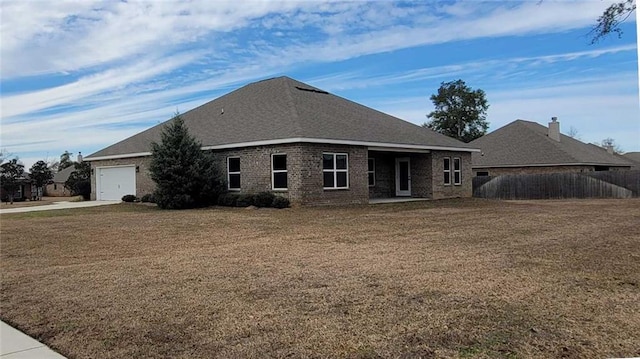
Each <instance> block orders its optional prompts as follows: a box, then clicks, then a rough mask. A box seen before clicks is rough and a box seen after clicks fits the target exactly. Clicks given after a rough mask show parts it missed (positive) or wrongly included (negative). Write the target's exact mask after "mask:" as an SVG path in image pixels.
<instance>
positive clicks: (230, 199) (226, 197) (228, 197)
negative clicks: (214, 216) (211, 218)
mask: <svg viewBox="0 0 640 359" xmlns="http://www.w3.org/2000/svg"><path fill="white" fill-rule="evenodd" d="M237 199H238V195H237V194H235V193H223V194H221V195H220V196H218V205H220V206H227V207H234V206H235V205H236V200H237Z"/></svg>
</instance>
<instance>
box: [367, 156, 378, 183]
mask: <svg viewBox="0 0 640 359" xmlns="http://www.w3.org/2000/svg"><path fill="white" fill-rule="evenodd" d="M368 166H369V168H368V173H369V187H373V186H375V185H376V160H375V159H373V158H369V161H368Z"/></svg>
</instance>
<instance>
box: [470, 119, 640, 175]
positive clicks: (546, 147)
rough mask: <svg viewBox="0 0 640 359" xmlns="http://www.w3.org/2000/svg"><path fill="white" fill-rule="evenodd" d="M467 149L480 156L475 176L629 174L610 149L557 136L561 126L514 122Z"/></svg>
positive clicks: (626, 163) (624, 162) (627, 166)
mask: <svg viewBox="0 0 640 359" xmlns="http://www.w3.org/2000/svg"><path fill="white" fill-rule="evenodd" d="M470 145H472V146H474V147H476V148H479V149H480V150H481V152H475V153H473V155H472V162H473V163H472V168H473V174H474V176H500V175H507V174H527V173H552V172H590V171H617V170H629V169H630V168H631V166H632V163H631V162H630V161H628V160H627V159H625V158H623V157H622V156H617V155H615V154H614V153H613V150H612V149H608V150H607V149H603V148H601V147H599V146H596V145H592V144H587V143H584V142H581V141H578V140H576V139H574V138H571V137H569V136H565V135H563V134H561V133H560V122H558V120H557V118H556V117H553V118H552V119H551V122H549V127H544V126H542V125H540V124H538V123H535V122H531V121H525V120H516V121H514V122H511V123H509V124H507V125H505V126H503V127H501V128H499V129H497V130H495V131H493V132H491V133H489V134H487V135H484V136H482V137H480V138H478V139H476V140H474V141H471V143H470Z"/></svg>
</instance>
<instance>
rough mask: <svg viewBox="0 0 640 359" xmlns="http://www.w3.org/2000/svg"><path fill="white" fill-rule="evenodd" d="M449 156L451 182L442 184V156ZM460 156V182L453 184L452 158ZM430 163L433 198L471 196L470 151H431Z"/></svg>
mask: <svg viewBox="0 0 640 359" xmlns="http://www.w3.org/2000/svg"><path fill="white" fill-rule="evenodd" d="M445 157H449V158H451V171H452V173H451V184H450V185H445V184H444V158H445ZM454 157H458V158H460V163H461V166H462V168H461V175H462V177H461V184H460V185H454V184H453V182H454V181H453V158H454ZM431 163H432V169H433V176H432V177H433V178H432V182H431V183H432V187H431V188H432V196H431V198H433V199H441V198H457V197H471V195H472V194H473V190H472V183H471V178H472V176H473V171H472V170H471V153H470V152H454V151H432V152H431Z"/></svg>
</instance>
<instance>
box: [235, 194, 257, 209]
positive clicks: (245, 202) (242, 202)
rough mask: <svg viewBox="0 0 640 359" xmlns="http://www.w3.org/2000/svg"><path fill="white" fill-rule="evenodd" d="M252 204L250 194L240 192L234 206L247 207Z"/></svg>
mask: <svg viewBox="0 0 640 359" xmlns="http://www.w3.org/2000/svg"><path fill="white" fill-rule="evenodd" d="M252 205H253V195H252V194H244V193H243V194H240V195H238V197H237V199H236V207H248V206H252Z"/></svg>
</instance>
